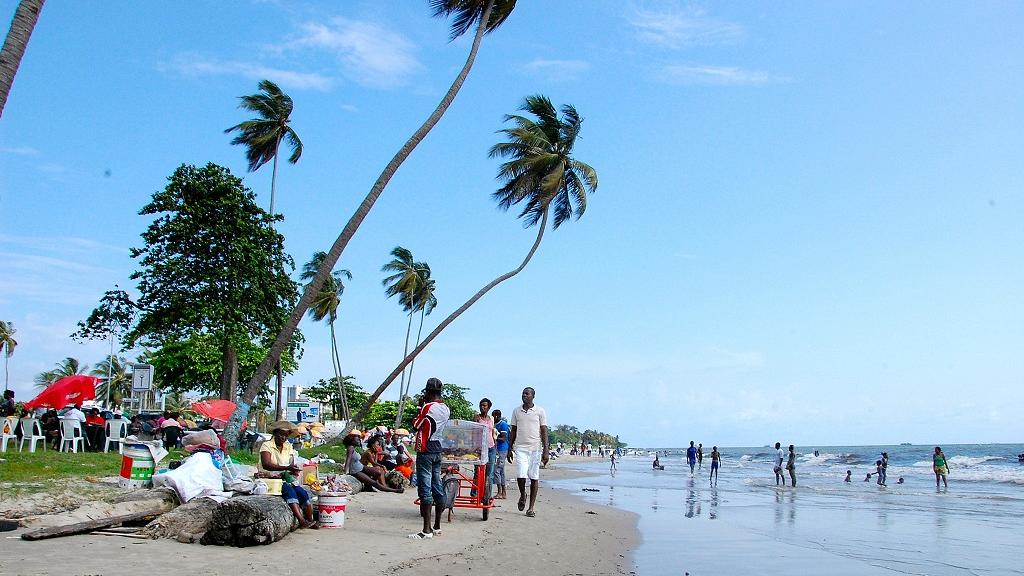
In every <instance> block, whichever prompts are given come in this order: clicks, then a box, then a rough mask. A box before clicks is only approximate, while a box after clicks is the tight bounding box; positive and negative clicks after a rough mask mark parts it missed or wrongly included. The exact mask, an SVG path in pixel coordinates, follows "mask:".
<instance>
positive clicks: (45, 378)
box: [35, 356, 89, 389]
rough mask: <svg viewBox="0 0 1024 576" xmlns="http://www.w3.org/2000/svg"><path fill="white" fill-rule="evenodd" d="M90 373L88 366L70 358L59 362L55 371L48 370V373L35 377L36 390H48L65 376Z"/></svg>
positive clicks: (41, 373)
mask: <svg viewBox="0 0 1024 576" xmlns="http://www.w3.org/2000/svg"><path fill="white" fill-rule="evenodd" d="M88 371H89V365H88V364H81V363H79V362H78V359H77V358H72V357H70V356H68V357H67V358H65V359H64V360H61V361H60V362H58V363H57V367H56V368H54V369H53V370H47V371H46V372H40V373H39V374H37V375H36V377H35V384H36V388H40V389H42V388H46V387H47V386H49V385H50V384H53V383H54V382H56V381H57V380H60V379H61V378H63V377H65V376H76V375H78V374H85V373H86V372H88Z"/></svg>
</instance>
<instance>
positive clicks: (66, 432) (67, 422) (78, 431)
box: [58, 418, 85, 452]
mask: <svg viewBox="0 0 1024 576" xmlns="http://www.w3.org/2000/svg"><path fill="white" fill-rule="evenodd" d="M65 442H66V443H67V444H68V452H78V450H76V449H75V444H81V445H82V447H83V449H84V447H85V444H84V442H85V439H84V438H83V437H82V421H81V420H79V419H78V418H61V419H60V450H58V451H59V452H63V451H64V443H65Z"/></svg>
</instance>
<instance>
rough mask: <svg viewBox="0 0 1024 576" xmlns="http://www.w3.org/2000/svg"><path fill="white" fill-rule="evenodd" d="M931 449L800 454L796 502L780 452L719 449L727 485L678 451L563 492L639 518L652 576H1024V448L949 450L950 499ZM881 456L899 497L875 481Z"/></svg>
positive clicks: (569, 483)
mask: <svg viewBox="0 0 1024 576" xmlns="http://www.w3.org/2000/svg"><path fill="white" fill-rule="evenodd" d="M933 448H934V447H933V446H924V445H921V446H906V445H902V446H808V447H803V446H801V447H798V448H797V453H798V454H799V457H798V458H797V464H796V465H797V470H796V472H797V488H796V489H793V488H790V487H786V488H779V487H776V485H775V481H774V475H773V473H772V464H771V461H772V456H773V454H774V449H769V448H724V449H721V450H720V451H721V452H722V456H723V465H722V468H721V470H720V473H719V480H718V483H717V485H715V484H712V483H711V482H710V481H709V479H708V473H709V469H708V468H709V466H710V458H709V457H708V456H707V455H705V459H704V466H703V469H701V470H698V471H697V473H696V474H694V475H693V476H691V475H690V471H689V467H688V466H687V465H686V462H685V456H684V454H685V450H684V449H680V448H668V449H667V450H668V451H669V453H670V455H669V456H664V455H662V456H661V457H660V460H661V464H663V465H664V466H665V470H652V468H651V462H652V460H653V457H652V456H642V457H640V456H626V457H623V458H622V459H621V460H620V462H619V464H618V471H617V472H616V474H615V475H614V476H612V475H611V474H610V473H609V472H608V469H609V463H608V461H607V460H606V459H605V460H600V459H598V458H594V459H593V461H589V462H584V463H573V464H571V466H572V467H575V468H580V469H583V470H588V471H592V472H598V473H599V475H598V476H592V477H585V478H579V479H575V480H564V481H557V482H554V484H555V485H556V486H557V487H560V488H563V489H567V490H570V491H573V492H575V493H577V494H578V495H580V496H582V497H583V498H585V499H586V500H588V501H591V502H594V503H598V504H606V505H611V506H616V507H619V508H623V509H626V510H630V511H633V512H636V513H637V514H639V515H640V521H639V528H640V532H641V536H642V539H643V541H642V543H641V544H640V546H639V547H638V549H637V550H636V552H635V555H634V562H635V565H636V570H637V573H638V574H641V575H647V574H679V575H684V574H687V573H688V574H691V575H694V576H696V575H698V574H762V573H771V572H775V571H777V570H786V571H790V572H792V571H794V570H796V572H797V573H800V574H830V575H831V574H858V575H861V576H862V575H864V574H894V573H897V574H935V575H966V574H972V575H1003V574H1024V559H1022V558H1021V555H1020V551H1021V546H1022V544H1024V464H1020V463H1018V461H1017V454H1020V453H1022V452H1024V444H962V445H945V446H943V447H942V448H943V451H944V452H945V454H946V457H947V459H948V461H949V462H950V465H951V469H950V475H949V488H948V489H945V488H942V489H938V490H937V489H936V488H935V475H934V474H933V473H932V471H931V453H932V449H933ZM705 449H706V452H710V447H706V448H705ZM658 450H659V451H662V453H664V450H666V449H665V448H659V449H658ZM814 450H817V451H818V456H814V454H813V452H814ZM882 451H886V452H888V453H889V468H888V486H887V487H881V486H877V485H876V484H875V479H874V477H872V479H871V481H869V482H865V481H864V477H865V475H866V474H867V473H868V472H874V471H875V465H874V463H875V461H876V460H877V459H878V458H880V453H881V452H882ZM556 463H557V461H556ZM847 470H851V471H852V473H853V481H852V482H850V483H846V482H843V478H844V477H845V476H846V471H847ZM901 476H902V477H903V478H904V483H903V484H897V480H898V479H899V477H901ZM584 488H586V489H587V490H584ZM594 490H597V491H596V492H595V491H594Z"/></svg>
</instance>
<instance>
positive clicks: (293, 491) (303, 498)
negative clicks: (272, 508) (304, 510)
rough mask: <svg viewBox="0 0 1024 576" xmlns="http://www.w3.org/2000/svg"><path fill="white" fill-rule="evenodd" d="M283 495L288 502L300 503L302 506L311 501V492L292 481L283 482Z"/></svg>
mask: <svg viewBox="0 0 1024 576" xmlns="http://www.w3.org/2000/svg"><path fill="white" fill-rule="evenodd" d="M281 497H282V498H284V501H285V502H287V503H288V504H298V505H299V506H300V507H301V506H305V505H306V504H308V503H309V493H308V492H306V489H305V488H303V487H302V486H296V485H295V484H292V483H291V482H282V483H281Z"/></svg>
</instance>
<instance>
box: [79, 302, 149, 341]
mask: <svg viewBox="0 0 1024 576" xmlns="http://www.w3.org/2000/svg"><path fill="white" fill-rule="evenodd" d="M137 311H138V310H137V308H136V306H135V303H134V302H132V300H131V297H129V296H128V293H127V292H125V291H124V290H108V291H106V292H104V293H103V297H102V298H100V305H99V306H97V307H96V308H95V309H94V310H93V311H92V312H91V313H90V314H89V317H88V318H86V319H85V320H83V321H80V322H79V323H78V330H76V331H75V333H74V334H72V335H71V337H72V338H75V339H76V340H105V339H107V338H109V337H110V336H111V335H113V336H120V335H122V334H124V333H125V332H127V331H128V330H129V329H131V326H132V323H133V322H134V321H135V314H136V312H137Z"/></svg>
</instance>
